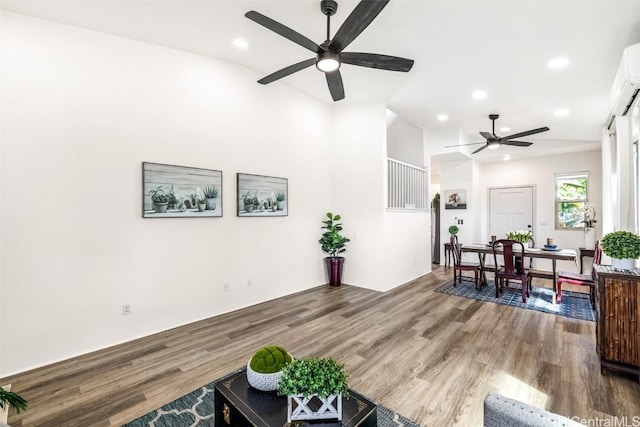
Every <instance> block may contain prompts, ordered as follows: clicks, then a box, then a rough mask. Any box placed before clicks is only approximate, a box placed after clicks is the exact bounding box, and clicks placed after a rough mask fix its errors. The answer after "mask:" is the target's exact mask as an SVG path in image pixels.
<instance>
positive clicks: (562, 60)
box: [547, 58, 569, 68]
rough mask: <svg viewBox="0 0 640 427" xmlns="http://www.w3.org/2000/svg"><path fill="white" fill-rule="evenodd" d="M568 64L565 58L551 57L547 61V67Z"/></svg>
mask: <svg viewBox="0 0 640 427" xmlns="http://www.w3.org/2000/svg"><path fill="white" fill-rule="evenodd" d="M567 65H569V60H568V59H567V58H553V59H552V60H551V61H549V62H547V67H549V68H562V67H566V66H567Z"/></svg>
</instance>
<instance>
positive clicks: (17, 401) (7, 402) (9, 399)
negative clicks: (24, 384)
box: [0, 387, 27, 422]
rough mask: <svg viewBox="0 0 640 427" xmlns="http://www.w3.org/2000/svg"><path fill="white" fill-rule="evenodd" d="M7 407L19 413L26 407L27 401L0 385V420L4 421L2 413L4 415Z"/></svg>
mask: <svg viewBox="0 0 640 427" xmlns="http://www.w3.org/2000/svg"><path fill="white" fill-rule="evenodd" d="M9 408H12V409H13V410H15V411H16V412H17V413H20V411H23V410H25V409H27V401H26V400H25V399H24V398H23V397H22V396H20V395H19V394H17V393H14V392H12V391H9V390H5V389H4V388H3V387H0V421H2V422H6V418H5V419H2V418H3V417H2V415H3V413H4V414H5V416H6V414H7V413H8V410H9Z"/></svg>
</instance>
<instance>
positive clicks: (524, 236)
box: [507, 230, 533, 244]
mask: <svg viewBox="0 0 640 427" xmlns="http://www.w3.org/2000/svg"><path fill="white" fill-rule="evenodd" d="M532 237H533V233H532V232H531V231H529V230H514V231H510V232H508V233H507V239H509V240H515V241H516V242H520V243H522V244H526V243H528V242H529V240H531V238H532Z"/></svg>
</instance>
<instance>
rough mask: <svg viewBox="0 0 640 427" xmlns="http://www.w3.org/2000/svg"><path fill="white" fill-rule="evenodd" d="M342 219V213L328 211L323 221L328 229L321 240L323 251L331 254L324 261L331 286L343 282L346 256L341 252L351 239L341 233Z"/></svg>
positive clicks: (324, 228)
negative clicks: (342, 255) (334, 213)
mask: <svg viewBox="0 0 640 427" xmlns="http://www.w3.org/2000/svg"><path fill="white" fill-rule="evenodd" d="M340 219H341V217H340V215H337V214H336V215H333V214H332V213H331V212H327V219H325V220H324V221H322V223H323V224H324V225H323V226H322V229H323V230H326V231H325V232H324V233H322V238H320V240H319V242H320V245H321V246H322V252H324V253H326V254H327V255H329V256H328V257H326V258H325V259H324V262H325V266H326V269H327V274H328V275H329V285H331V286H340V284H341V283H342V267H343V265H344V257H341V256H340V254H341V253H343V252H344V251H346V250H347V248H346V245H347V242H350V241H351V240H350V239H347V238H346V237H344V236H343V235H342V234H341V233H340V232H341V231H342V223H340V222H338V221H340Z"/></svg>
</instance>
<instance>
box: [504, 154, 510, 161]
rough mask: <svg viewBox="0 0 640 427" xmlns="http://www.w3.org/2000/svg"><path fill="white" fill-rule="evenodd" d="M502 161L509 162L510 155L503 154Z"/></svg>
mask: <svg viewBox="0 0 640 427" xmlns="http://www.w3.org/2000/svg"><path fill="white" fill-rule="evenodd" d="M502 160H504V161H507V160H511V155H509V154H505V155H504V156H502Z"/></svg>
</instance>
